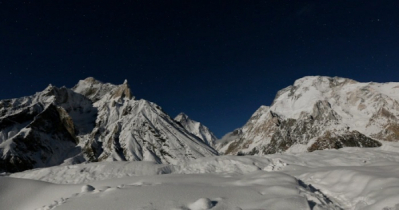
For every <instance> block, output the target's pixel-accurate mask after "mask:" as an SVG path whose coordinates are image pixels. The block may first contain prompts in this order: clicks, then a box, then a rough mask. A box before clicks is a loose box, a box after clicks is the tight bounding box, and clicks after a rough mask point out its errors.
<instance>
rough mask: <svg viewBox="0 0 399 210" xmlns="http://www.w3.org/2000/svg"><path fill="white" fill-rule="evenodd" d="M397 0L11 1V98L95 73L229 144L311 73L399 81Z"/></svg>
mask: <svg viewBox="0 0 399 210" xmlns="http://www.w3.org/2000/svg"><path fill="white" fill-rule="evenodd" d="M398 11H399V2H398V1H397V0H391V1H385V0H314V1H300V0H298V1H297V0H292V1H284V0H269V1H256V0H242V1H234V0H225V1H206V0H182V1H168V0H156V1H153V0H142V1H102V0H97V1H74V0H68V1H65V0H63V1H59V0H51V1H18V0H12V1H11V0H7V1H5V0H0V69H1V71H0V73H1V76H0V82H1V85H0V99H6V98H16V97H21V96H26V95H32V94H34V93H35V92H38V91H42V90H43V89H45V88H46V86H47V85H48V84H50V83H51V84H53V85H55V86H59V87H60V86H66V87H73V86H74V85H75V84H76V83H77V82H78V80H80V79H85V78H86V77H89V76H92V77H94V78H96V79H98V80H100V81H103V82H110V83H114V84H121V83H123V81H124V79H127V80H128V81H129V84H130V87H131V89H132V92H133V94H134V95H135V96H136V98H144V99H147V100H149V101H152V102H155V103H157V104H158V105H160V106H161V107H162V108H163V109H164V110H165V111H166V112H167V113H168V114H170V115H171V116H172V117H174V116H175V115H177V114H178V113H180V112H185V113H186V114H187V115H189V116H190V117H191V118H192V119H194V120H197V121H200V122H203V123H204V124H205V125H206V126H208V127H209V128H210V129H211V130H212V131H213V132H214V133H215V134H216V135H217V136H218V137H221V136H223V135H224V134H225V133H227V132H229V131H232V130H233V129H235V128H237V127H241V126H242V125H243V124H245V122H246V121H247V120H248V119H249V117H250V116H251V115H252V113H253V112H254V111H255V110H256V109H257V108H258V107H259V106H261V105H270V104H271V103H272V101H273V99H274V96H275V94H276V92H277V91H278V90H280V89H282V88H284V87H286V86H289V85H291V84H292V83H293V82H294V81H295V80H296V79H298V78H301V77H303V76H308V75H323V76H340V77H347V78H352V79H355V80H357V81H361V82H369V81H374V82H390V81H397V82H399V12H398Z"/></svg>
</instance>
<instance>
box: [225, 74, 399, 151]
mask: <svg viewBox="0 0 399 210" xmlns="http://www.w3.org/2000/svg"><path fill="white" fill-rule="evenodd" d="M376 140H385V141H398V140H399V83H383V84H380V83H373V82H369V83H361V82H357V81H354V80H351V79H345V78H339V77H334V78H331V77H321V76H313V77H304V78H301V79H298V80H297V81H295V83H294V85H292V86H289V87H287V88H284V89H282V90H280V91H279V92H278V93H277V95H276V97H275V99H274V101H273V104H272V105H271V106H270V107H269V106H261V107H260V108H259V109H258V110H257V111H256V112H255V113H254V114H253V115H252V117H251V118H250V119H249V120H248V122H247V123H246V124H245V125H244V126H243V127H242V128H239V129H237V130H235V131H234V132H231V133H229V134H227V135H226V136H225V137H223V138H222V140H221V141H219V143H218V145H217V148H218V150H219V151H220V152H222V153H225V154H238V153H244V154H271V153H278V152H283V151H287V150H289V151H306V150H307V151H314V150H321V149H327V148H342V147H351V146H358V147H377V146H380V145H381V144H380V142H378V141H376Z"/></svg>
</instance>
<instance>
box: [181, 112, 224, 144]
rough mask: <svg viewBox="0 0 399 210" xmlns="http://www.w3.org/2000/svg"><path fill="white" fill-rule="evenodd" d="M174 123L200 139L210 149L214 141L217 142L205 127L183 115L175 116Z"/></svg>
mask: <svg viewBox="0 0 399 210" xmlns="http://www.w3.org/2000/svg"><path fill="white" fill-rule="evenodd" d="M175 121H176V122H178V123H179V124H180V125H181V126H183V128H185V129H186V130H187V131H189V132H190V133H192V134H194V135H195V136H196V137H198V138H199V139H201V140H202V141H203V142H204V143H205V144H207V145H209V146H212V147H213V146H214V145H215V141H216V140H217V138H216V136H215V135H214V134H213V133H212V132H211V131H210V130H209V128H208V127H206V126H205V125H203V124H201V123H200V122H197V121H195V120H192V119H190V118H189V117H188V116H187V115H186V114H184V113H180V114H179V115H177V116H176V117H175Z"/></svg>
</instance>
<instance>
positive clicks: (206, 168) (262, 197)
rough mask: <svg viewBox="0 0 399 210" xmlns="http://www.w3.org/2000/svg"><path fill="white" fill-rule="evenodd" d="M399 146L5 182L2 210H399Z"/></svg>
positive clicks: (52, 171) (79, 170)
mask: <svg viewBox="0 0 399 210" xmlns="http://www.w3.org/2000/svg"><path fill="white" fill-rule="evenodd" d="M398 152H399V144H398V143H391V142H384V144H383V146H382V147H380V148H344V149H340V150H324V151H315V152H312V153H284V154H274V155H267V156H263V157H259V156H219V157H206V158H200V159H196V160H190V161H184V162H180V163H179V164H175V165H168V164H156V163H153V162H126V161H122V162H99V163H89V164H79V165H69V166H54V167H50V168H42V169H34V170H28V171H24V172H20V173H14V174H8V175H7V174H4V175H3V176H2V177H0V209H96V210H98V209H181V210H187V209H191V210H200V209H314V210H316V209H359V210H360V209H366V210H367V209H370V210H371V209H384V210H396V209H398V207H399V154H398Z"/></svg>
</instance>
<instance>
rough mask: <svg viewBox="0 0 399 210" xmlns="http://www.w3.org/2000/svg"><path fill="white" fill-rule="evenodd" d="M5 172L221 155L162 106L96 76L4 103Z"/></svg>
mask: <svg viewBox="0 0 399 210" xmlns="http://www.w3.org/2000/svg"><path fill="white" fill-rule="evenodd" d="M0 129H1V130H0V154H1V158H0V171H9V172H15V171H22V170H26V169H32V168H36V167H47V166H53V165H59V164H74V163H80V162H92V161H116V160H126V161H141V160H145V161H153V162H157V163H176V162H178V161H180V160H187V159H196V158H199V157H204V156H213V155H217V152H216V151H215V150H214V149H213V148H211V147H210V146H209V145H208V144H206V143H204V142H203V141H202V140H200V139H199V138H198V137H196V136H194V135H193V134H192V133H190V132H189V131H187V130H186V129H185V128H184V127H182V126H181V125H179V124H178V123H177V122H176V121H174V120H173V119H172V118H170V116H169V115H167V114H166V113H165V112H163V111H162V109H161V107H160V106H158V105H156V104H155V103H152V102H149V101H146V100H143V99H141V100H135V99H134V97H133V95H132V93H131V90H130V88H129V85H128V83H127V80H125V82H124V83H123V84H121V85H113V84H110V83H102V82H100V81H98V80H96V79H94V78H92V77H89V78H87V79H85V80H81V81H79V82H78V84H77V85H75V86H74V87H73V88H72V89H67V88H65V87H62V88H57V87H54V86H51V85H50V86H48V87H47V88H46V89H45V90H43V91H42V92H38V93H36V94H35V95H33V96H28V97H22V98H17V99H7V100H1V101H0Z"/></svg>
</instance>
